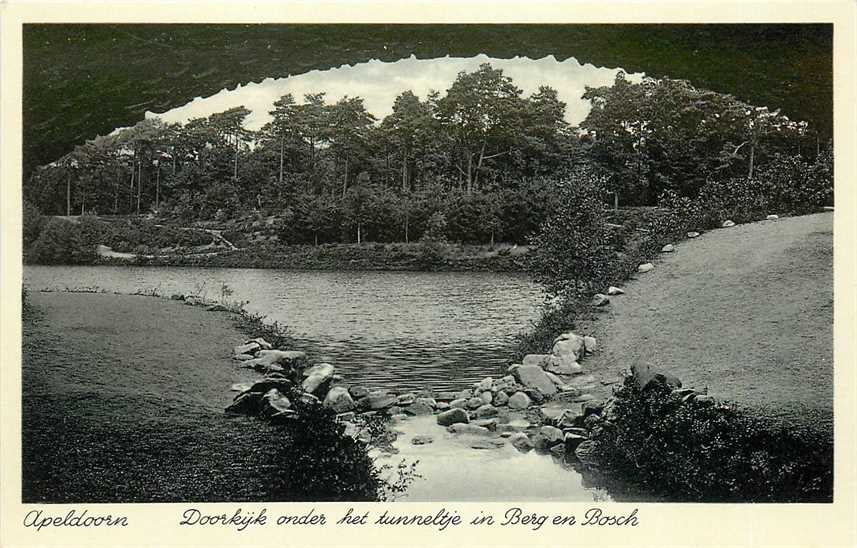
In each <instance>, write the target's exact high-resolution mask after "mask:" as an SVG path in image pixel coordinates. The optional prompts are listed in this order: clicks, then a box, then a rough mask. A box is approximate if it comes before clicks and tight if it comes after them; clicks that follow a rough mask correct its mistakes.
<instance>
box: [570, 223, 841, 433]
mask: <svg viewBox="0 0 857 548" xmlns="http://www.w3.org/2000/svg"><path fill="white" fill-rule="evenodd" d="M655 265H656V268H655V270H653V271H652V272H650V273H647V274H639V275H638V276H637V279H636V280H632V281H631V282H629V283H628V284H627V286H626V287H625V290H626V294H625V295H621V296H617V297H613V298H612V300H611V305H610V306H609V311H607V312H605V313H604V314H599V316H600V319H599V320H598V321H596V322H594V323H593V324H591V326H590V329H593V330H595V332H596V333H597V334H598V335H599V341H601V342H602V345H601V347H602V350H601V351H600V352H598V353H597V354H596V355H594V356H592V357H591V358H589V359H588V360H587V367H593V368H595V369H596V370H597V371H599V372H600V373H601V375H602V376H603V377H605V378H612V377H614V376H615V373H617V372H619V371H620V370H622V369H626V368H629V367H630V366H631V365H634V364H650V365H652V366H653V367H657V368H658V369H659V370H661V371H665V372H668V373H671V374H674V375H676V376H678V377H679V378H680V379H681V380H682V382H683V383H684V385H685V386H692V387H696V388H705V387H708V388H709V392H710V393H711V394H714V395H716V396H718V397H720V398H723V399H728V400H732V401H736V402H741V403H744V404H748V405H751V406H762V407H767V408H768V413H769V414H770V415H771V416H773V417H779V418H784V419H795V420H799V421H809V422H811V423H816V424H819V423H820V425H822V426H823V427H825V428H829V429H831V431H832V406H833V215H832V214H829V213H823V214H816V215H807V216H803V217H794V218H787V219H782V220H780V221H776V222H761V223H754V224H747V225H740V226H736V227H733V228H728V229H720V230H715V231H712V232H709V233H706V234H704V235H702V236H701V237H699V238H697V239H695V240H687V241H684V242H682V243H680V244H679V245H677V246H676V251H675V252H674V253H671V254H668V253H667V254H661V255H660V257H659V258H658V260H657V261H656V263H655Z"/></svg>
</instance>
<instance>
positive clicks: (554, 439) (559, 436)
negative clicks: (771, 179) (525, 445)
mask: <svg viewBox="0 0 857 548" xmlns="http://www.w3.org/2000/svg"><path fill="white" fill-rule="evenodd" d="M539 434H541V435H542V436H543V437H544V438H545V439H547V440H548V443H550V444H551V445H555V444H557V443H560V442H562V441H563V440H564V439H565V434H563V432H562V430H560V429H559V428H556V427H554V426H542V427H541V429H540V430H539Z"/></svg>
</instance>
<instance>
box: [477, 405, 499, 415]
mask: <svg viewBox="0 0 857 548" xmlns="http://www.w3.org/2000/svg"><path fill="white" fill-rule="evenodd" d="M496 415H497V408H496V407H494V406H493V405H490V404H486V405H482V406H480V407H479V408H478V409H476V416H477V417H479V418H480V419H484V418H486V417H494V416H496Z"/></svg>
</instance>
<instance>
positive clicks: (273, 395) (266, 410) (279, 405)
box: [260, 388, 292, 417]
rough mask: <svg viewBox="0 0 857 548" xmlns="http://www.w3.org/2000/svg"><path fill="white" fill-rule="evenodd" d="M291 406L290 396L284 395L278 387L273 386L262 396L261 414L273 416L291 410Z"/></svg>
mask: <svg viewBox="0 0 857 548" xmlns="http://www.w3.org/2000/svg"><path fill="white" fill-rule="evenodd" d="M291 407H292V402H291V401H289V398H287V397H286V396H285V395H283V394H282V393H281V392H280V391H279V390H277V389H276V388H272V389H270V390H268V391H267V392H265V395H264V396H262V402H261V410H260V414H261V415H263V416H266V417H272V416H274V415H277V414H279V413H286V412H288V411H290V410H291Z"/></svg>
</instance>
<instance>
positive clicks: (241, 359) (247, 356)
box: [232, 354, 256, 362]
mask: <svg viewBox="0 0 857 548" xmlns="http://www.w3.org/2000/svg"><path fill="white" fill-rule="evenodd" d="M255 357H256V356H254V355H253V354H235V355H234V356H232V359H233V360H238V361H239V362H246V361H247V360H252V359H253V358H255Z"/></svg>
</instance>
